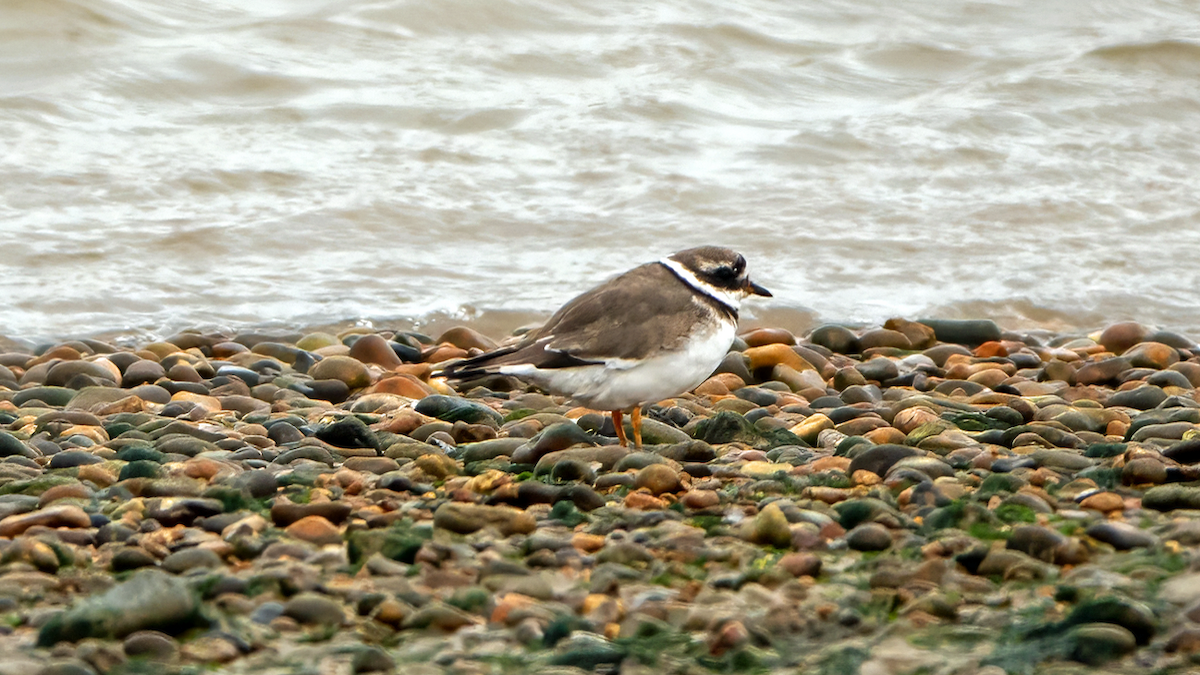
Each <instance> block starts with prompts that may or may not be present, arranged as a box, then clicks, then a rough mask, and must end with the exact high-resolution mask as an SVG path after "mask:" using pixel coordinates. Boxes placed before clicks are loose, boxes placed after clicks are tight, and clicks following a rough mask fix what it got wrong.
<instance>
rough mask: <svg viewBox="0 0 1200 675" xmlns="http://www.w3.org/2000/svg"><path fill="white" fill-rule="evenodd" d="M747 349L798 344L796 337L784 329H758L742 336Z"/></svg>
mask: <svg viewBox="0 0 1200 675" xmlns="http://www.w3.org/2000/svg"><path fill="white" fill-rule="evenodd" d="M741 338H742V339H743V340H745V341H746V346H747V347H761V346H763V345H769V344H783V345H794V344H796V336H795V335H793V334H792V332H791V331H789V330H785V329H783V328H756V329H754V330H752V331H750V332H749V333H745V334H743V335H742V336H741Z"/></svg>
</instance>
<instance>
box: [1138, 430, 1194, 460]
mask: <svg viewBox="0 0 1200 675" xmlns="http://www.w3.org/2000/svg"><path fill="white" fill-rule="evenodd" d="M1139 433H1140V430H1139ZM1162 455H1163V457H1166V458H1167V459H1170V460H1172V461H1176V462H1179V463H1180V464H1200V438H1192V439H1189V440H1186V441H1181V442H1179V443H1176V444H1174V445H1172V446H1171V447H1169V448H1167V449H1166V450H1163V451H1162Z"/></svg>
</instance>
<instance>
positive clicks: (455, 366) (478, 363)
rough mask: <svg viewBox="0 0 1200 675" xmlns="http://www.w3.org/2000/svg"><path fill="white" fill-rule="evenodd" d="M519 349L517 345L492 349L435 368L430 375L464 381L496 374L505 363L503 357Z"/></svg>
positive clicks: (453, 380)
mask: <svg viewBox="0 0 1200 675" xmlns="http://www.w3.org/2000/svg"><path fill="white" fill-rule="evenodd" d="M515 351H517V347H516V346H515V345H513V346H508V347H501V348H500V349H497V350H494V351H490V352H488V353H486V354H480V355H479V356H472V357H471V358H469V359H462V360H460V361H454V362H452V363H449V364H448V365H446V366H444V367H443V368H441V369H440V370H435V371H433V373H431V374H430V377H444V378H446V379H447V380H450V381H452V382H463V381H466V380H474V379H477V378H480V377H485V376H488V375H495V374H497V373H498V372H499V370H500V366H502V365H504V364H503V363H498V361H502V360H503V357H505V356H508V355H509V354H511V353H513V352H515Z"/></svg>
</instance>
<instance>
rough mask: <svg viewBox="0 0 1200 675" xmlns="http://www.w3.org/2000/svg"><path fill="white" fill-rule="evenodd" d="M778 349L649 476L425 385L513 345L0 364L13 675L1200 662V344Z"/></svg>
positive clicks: (752, 358)
mask: <svg viewBox="0 0 1200 675" xmlns="http://www.w3.org/2000/svg"><path fill="white" fill-rule="evenodd" d="M528 318H529V317H527V316H520V317H517V316H516V315H513V314H510V315H506V316H505V317H500V319H501V320H498V321H497V320H496V319H497V317H491V320H493V323H492V324H490V325H491V326H493V327H500V326H501V325H502V324H504V321H505V320H507V321H510V322H511V321H513V320H519V321H521V323H519V324H517V325H522V324H529V323H530V321H528ZM772 318H773V317H772V316H771V315H770V313H769V312H767V313H764V316H763V317H761V318H760V319H757V320H756V323H757V325H754V324H752V325H750V326H744V327H743V329H742V333H741V337H740V338H739V340H738V341H737V342H735V345H734V349H733V350H732V351H731V352H730V354H729V355H728V356H727V357H726V360H725V362H724V363H723V364H722V366H721V367H720V368H719V369H718V371H717V373H716V374H714V375H713V376H712V377H711V378H709V379H708V380H707V381H705V382H704V383H703V384H701V385H700V386H699V387H697V389H696V390H695V391H694V392H690V393H688V394H685V395H683V396H680V397H678V398H676V399H670V400H667V401H663V402H659V403H656V404H653V405H650V406H647V407H646V408H645V413H646V414H645V420H646V421H645V426H644V427H643V434H644V436H645V439H646V447H645V448H642V449H626V448H620V447H618V446H616V445H615V439H613V435H614V432H613V430H612V429H611V422H608V423H607V425H608V428H606V426H605V425H606V422H605V418H604V417H603V416H602V415H601V414H599V413H598V412H596V411H588V410H585V409H581V408H576V407H573V406H570V405H568V404H566V403H565V402H564V401H562V400H561V399H557V398H554V397H549V396H546V395H544V394H540V393H538V392H536V391H532V390H528V388H526V387H524V386H522V385H521V384H520V383H518V382H516V381H513V380H510V379H508V378H501V377H494V378H489V379H487V380H485V381H481V382H476V383H469V384H470V386H466V387H464V388H463V390H462V391H455V390H453V389H452V388H450V387H449V386H448V385H447V384H446V383H445V382H443V381H440V380H437V379H433V380H431V379H430V378H429V375H430V373H431V372H432V371H433V370H434V364H437V363H441V362H445V361H447V360H449V359H452V358H459V357H462V356H466V355H468V354H472V353H476V352H477V351H478V350H487V349H491V348H494V347H495V346H496V344H497V341H498V337H499V336H497V335H496V334H495V332H492V333H489V332H488V331H486V330H485V331H481V330H477V329H476V328H473V327H471V326H470V325H467V326H464V325H462V323H463V322H461V321H458V322H455V321H454V320H453V319H452V318H450V317H446V322H445V324H444V325H439V324H437V323H433V322H431V323H429V324H427V325H426V326H425V328H426V329H427V330H428V333H423V334H416V333H414V332H409V333H405V332H403V331H400V332H392V331H391V330H382V329H380V328H378V327H376V326H369V327H368V326H359V327H354V326H345V325H341V326H339V325H336V324H334V325H329V324H327V325H325V326H323V328H325V329H326V330H325V331H320V330H308V331H306V332H304V333H301V332H298V331H287V332H284V331H277V332H265V331H264V332H262V333H254V332H245V333H242V334H240V335H219V336H218V335H208V334H203V333H200V332H180V333H177V334H175V335H170V336H166V337H165V338H163V339H161V340H154V341H144V342H140V343H137V344H130V340H131V339H134V338H133V336H129V339H122V340H118V341H117V342H119V343H120V345H121V347H119V348H118V347H117V346H116V345H105V344H104V343H103V342H101V341H98V340H95V339H92V338H87V339H79V340H66V341H63V342H62V343H60V344H57V345H47V346H46V349H40V350H39V352H38V354H36V355H35V354H32V353H23V352H19V351H12V346H10V345H6V344H5V343H3V342H0V456H2V457H3V459H2V461H0V616H3V617H5V622H4V627H3V628H0V653H5V654H11V655H13V656H12V663H13V664H14V665H13V667H14V668H17V669H18V670H19V669H20V668H21V667H22V666H21V664H24V665H25V666H28V667H30V668H33V667H34V666H35V665H37V667H39V668H40V667H41V665H40V664H44V663H47V662H53V663H59V664H63V665H64V667H65V666H67V665H68V664H70V665H74V666H78V667H80V668H89V669H91V672H102V673H109V672H111V673H121V672H142V671H139V670H138V669H139V668H142V669H144V668H148V667H153V668H166V669H168V670H169V671H170V672H201V670H207V669H213V668H215V669H216V670H217V671H218V672H231V673H232V672H257V673H276V672H278V673H285V672H295V671H294V668H295V667H297V664H298V663H305V664H308V666H309V667H311V668H313V669H315V670H314V671H313V672H387V671H389V670H392V669H396V668H399V669H401V670H402V671H403V672H417V673H440V672H472V673H474V672H479V673H507V672H545V673H558V674H565V673H568V672H571V673H577V672H583V671H594V670H596V669H599V670H600V671H601V672H616V671H617V670H619V671H620V672H621V673H639V674H640V673H650V672H653V671H662V670H664V669H665V670H667V671H669V672H688V673H705V672H772V673H774V672H779V673H784V672H787V673H793V672H797V670H798V669H799V670H802V671H803V672H828V673H835V672H854V671H855V670H856V669H860V668H861V669H862V670H863V672H867V671H868V670H870V669H874V670H873V671H872V672H874V671H875V670H880V669H882V670H883V671H885V672H892V671H894V668H895V667H898V666H896V665H895V664H901V663H902V664H907V665H905V666H904V667H905V668H908V670H907V671H904V672H909V671H919V670H921V669H924V672H936V673H956V674H958V673H961V674H962V675H998V674H999V673H1003V672H1012V673H1018V672H1032V671H1033V670H1037V671H1038V672H1050V671H1051V670H1053V672H1056V673H1057V672H1061V673H1075V672H1078V673H1085V672H1087V673H1095V672H1098V671H1097V670H1096V669H1097V668H1102V669H1103V670H1102V671H1099V672H1106V673H1109V672H1111V673H1124V672H1129V673H1134V672H1147V671H1154V672H1161V673H1185V672H1193V671H1194V670H1195V668H1197V667H1198V665H1200V554H1198V553H1197V545H1200V393H1198V390H1197V387H1198V386H1200V345H1197V344H1196V342H1195V340H1194V338H1192V337H1190V336H1184V335H1180V334H1178V333H1174V332H1171V331H1162V330H1157V329H1153V328H1150V327H1147V326H1142V325H1140V324H1134V323H1116V324H1112V325H1108V326H1105V327H1103V328H1102V330H1098V331H1096V332H1094V333H1091V334H1090V337H1089V336H1087V335H1080V334H1078V333H1075V332H1069V333H1068V334H1065V335H1056V334H1054V333H1052V332H1050V331H1046V330H1033V331H1029V332H1013V331H1006V330H1002V329H1001V327H1000V326H999V325H997V324H996V323H995V322H993V321H990V320H980V321H962V320H938V321H929V322H927V323H922V322H916V321H908V320H903V319H893V320H889V321H888V322H887V323H886V324H885V325H884V327H864V328H859V329H856V330H850V329H847V328H845V327H840V326H834V325H821V326H816V325H813V326H801V327H798V328H796V329H795V330H788V329H787V328H781V327H779V326H778V325H774V326H772V325H769V323H768V322H770V321H771V319H772ZM469 323H470V322H468V324H469ZM395 325H397V326H398V325H400V324H399V322H397V324H395ZM476 326H480V327H483V324H476ZM503 327H504V329H505V330H504V331H497V332H503V333H504V334H505V335H507V334H508V333H509V332H511V330H512V328H513V327H514V326H507V325H505V326H503ZM389 328H390V327H389ZM330 330H332V331H336V332H329V331H330ZM110 347H111V348H112V349H111V351H108V350H109V348H110ZM5 667H7V666H0V673H6V672H9V671H7V670H4V668H5ZM580 669H582V670H580ZM10 670H11V668H10ZM12 672H17V671H16V670H13V671H12ZM73 672H74V671H73ZM83 672H88V671H86V670H85V671H83Z"/></svg>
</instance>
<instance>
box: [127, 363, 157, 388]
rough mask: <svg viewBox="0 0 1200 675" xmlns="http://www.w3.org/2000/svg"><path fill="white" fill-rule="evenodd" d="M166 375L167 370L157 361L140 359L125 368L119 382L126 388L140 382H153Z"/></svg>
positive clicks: (140, 383)
mask: <svg viewBox="0 0 1200 675" xmlns="http://www.w3.org/2000/svg"><path fill="white" fill-rule="evenodd" d="M166 376H167V371H166V370H165V369H164V368H163V367H162V365H161V364H159V363H158V362H157V361H151V360H149V359H141V360H138V361H134V362H133V363H132V364H130V365H129V367H128V368H126V369H125V372H124V374H123V375H122V377H121V384H122V385H123V386H124V387H126V388H132V387H136V386H138V385H142V384H153V383H155V382H157V381H158V380H159V378H163V377H166Z"/></svg>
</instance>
